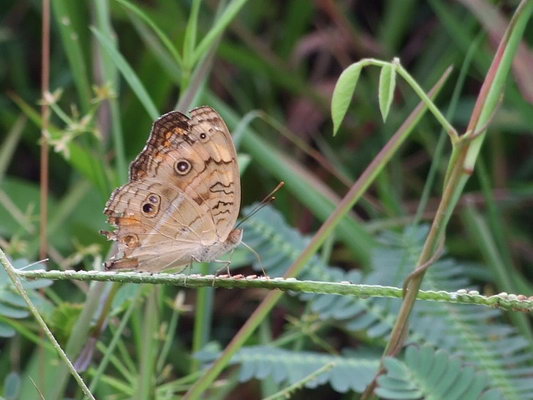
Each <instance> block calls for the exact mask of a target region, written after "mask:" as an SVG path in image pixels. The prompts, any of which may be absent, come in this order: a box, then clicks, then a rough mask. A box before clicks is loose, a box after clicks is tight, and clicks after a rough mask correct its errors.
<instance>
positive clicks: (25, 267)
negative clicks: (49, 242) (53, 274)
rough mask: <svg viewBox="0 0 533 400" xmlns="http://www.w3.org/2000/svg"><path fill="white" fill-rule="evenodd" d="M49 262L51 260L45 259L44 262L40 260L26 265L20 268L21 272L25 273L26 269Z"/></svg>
mask: <svg viewBox="0 0 533 400" xmlns="http://www.w3.org/2000/svg"><path fill="white" fill-rule="evenodd" d="M49 260H50V259H49V258H43V259H42V260H38V261H35V262H32V263H31V264H28V265H25V266H24V267H22V268H20V270H21V271H24V270H25V269H27V268H30V267H32V266H34V265H35V264H40V263H46V262H48V261H49Z"/></svg>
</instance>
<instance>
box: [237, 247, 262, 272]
mask: <svg viewBox="0 0 533 400" xmlns="http://www.w3.org/2000/svg"><path fill="white" fill-rule="evenodd" d="M241 244H242V245H243V246H244V247H246V248H247V249H248V250H250V251H251V252H252V253H253V254H254V255H255V257H256V258H257V261H258V262H259V266H260V267H261V271H263V276H267V274H266V272H265V269H264V268H263V261H262V260H261V256H260V255H259V253H258V252H257V251H255V250H254V248H253V247H252V246H250V245H247V244H246V243H244V242H241Z"/></svg>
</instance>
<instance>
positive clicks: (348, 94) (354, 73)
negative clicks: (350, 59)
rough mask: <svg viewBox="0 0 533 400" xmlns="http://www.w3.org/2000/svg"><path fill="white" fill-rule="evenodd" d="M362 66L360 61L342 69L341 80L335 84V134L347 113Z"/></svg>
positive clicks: (333, 115)
mask: <svg viewBox="0 0 533 400" xmlns="http://www.w3.org/2000/svg"><path fill="white" fill-rule="evenodd" d="M362 68H363V65H362V64H361V63H359V62H357V63H355V64H352V65H350V66H349V67H348V68H346V69H345V70H344V71H342V74H341V76H339V80H338V81H337V83H336V85H335V89H333V96H332V97H331V119H332V120H333V136H335V135H336V134H337V131H338V130H339V127H340V124H341V123H342V120H343V119H344V116H345V115H346V111H347V110H348V106H349V105H350V101H351V100H352V96H353V92H354V90H355V86H356V85H357V81H358V79H359V75H360V74H361V69H362Z"/></svg>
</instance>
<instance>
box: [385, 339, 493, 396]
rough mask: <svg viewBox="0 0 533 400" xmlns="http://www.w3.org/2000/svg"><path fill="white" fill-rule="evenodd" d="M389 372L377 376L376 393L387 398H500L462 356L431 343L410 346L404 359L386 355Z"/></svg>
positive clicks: (386, 365) (485, 379)
mask: <svg viewBox="0 0 533 400" xmlns="http://www.w3.org/2000/svg"><path fill="white" fill-rule="evenodd" d="M384 365H385V368H386V370H387V373H386V375H383V376H381V377H380V378H379V379H378V385H379V387H378V388H377V389H376V394H377V395H378V396H381V397H382V398H384V399H391V400H392V399H427V400H429V399H432V400H481V399H483V400H488V399H492V400H497V399H503V398H504V397H503V396H502V395H501V393H498V392H497V391H495V390H488V386H489V385H488V379H487V377H486V376H485V375H483V374H479V373H477V372H476V370H475V369H474V368H472V367H470V366H464V365H462V361H461V360H460V359H459V358H457V357H456V358H454V357H450V356H449V355H448V354H447V353H446V352H444V351H442V350H439V351H437V352H435V351H433V349H431V348H430V347H427V346H426V347H422V348H420V349H418V348H417V347H415V346H409V347H408V348H407V351H406V353H405V359H404V361H400V360H398V359H396V358H390V357H387V358H386V359H385V360H384Z"/></svg>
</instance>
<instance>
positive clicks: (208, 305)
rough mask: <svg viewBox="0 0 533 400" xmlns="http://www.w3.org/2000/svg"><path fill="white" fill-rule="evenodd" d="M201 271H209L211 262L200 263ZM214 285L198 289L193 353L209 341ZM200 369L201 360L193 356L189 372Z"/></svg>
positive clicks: (204, 272)
mask: <svg viewBox="0 0 533 400" xmlns="http://www.w3.org/2000/svg"><path fill="white" fill-rule="evenodd" d="M200 273H201V274H202V275H207V274H208V273H209V264H206V263H202V264H200ZM214 294H215V291H214V288H213V287H203V288H200V289H198V290H197V291H196V308H195V310H194V311H195V312H194V333H193V341H192V354H196V353H197V352H199V351H200V350H201V349H202V348H203V347H204V346H205V345H206V344H207V342H208V340H209V336H210V333H211V319H212V316H213V297H214ZM199 369H200V360H198V359H196V358H193V359H192V362H191V368H190V371H189V373H194V372H196V371H198V370H199Z"/></svg>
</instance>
